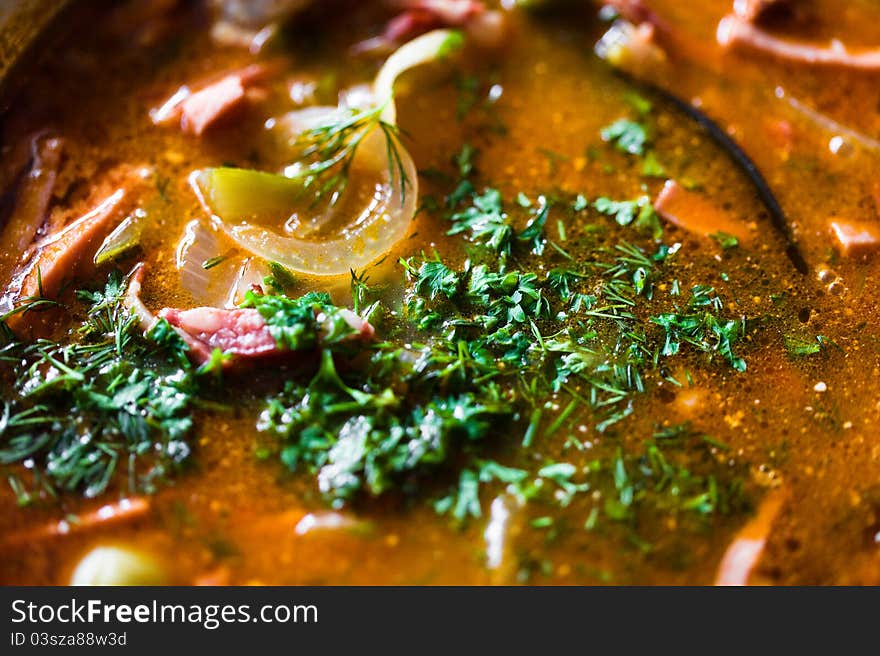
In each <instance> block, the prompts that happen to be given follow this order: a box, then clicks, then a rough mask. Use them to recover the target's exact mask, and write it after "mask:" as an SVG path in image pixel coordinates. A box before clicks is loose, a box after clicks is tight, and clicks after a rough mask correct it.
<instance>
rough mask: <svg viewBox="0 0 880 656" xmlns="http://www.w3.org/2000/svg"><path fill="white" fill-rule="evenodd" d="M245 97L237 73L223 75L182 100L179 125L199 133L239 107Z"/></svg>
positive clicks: (187, 130) (188, 130) (196, 133)
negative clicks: (217, 80) (227, 75)
mask: <svg viewBox="0 0 880 656" xmlns="http://www.w3.org/2000/svg"><path fill="white" fill-rule="evenodd" d="M246 98H247V96H246V94H245V90H244V85H243V84H242V83H241V78H240V77H239V76H237V75H232V76H229V77H225V78H223V79H222V80H220V81H219V82H215V83H214V84H211V85H210V86H207V87H205V88H204V89H202V90H201V91H196V92H195V93H194V94H192V95H191V96H190V97H189V98H187V99H186V100H184V101H183V104H182V105H181V116H180V127H181V128H182V129H183V131H184V132H187V133H189V134H195V135H201V134H202V133H203V132H204V131H205V130H206V129H208V128H209V127H211V126H212V125H214V124H216V123H217V122H218V121H220V120H221V119H222V118H224V117H225V116H228V115H230V114H231V113H233V112H234V111H236V110H237V109H240V108H241V107H242V106H243V105H244V103H245V101H246Z"/></svg>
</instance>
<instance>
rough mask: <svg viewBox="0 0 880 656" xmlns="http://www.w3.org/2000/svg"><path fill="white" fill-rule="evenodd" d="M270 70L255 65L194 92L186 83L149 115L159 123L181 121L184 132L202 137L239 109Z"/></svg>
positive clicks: (245, 103) (266, 67)
mask: <svg viewBox="0 0 880 656" xmlns="http://www.w3.org/2000/svg"><path fill="white" fill-rule="evenodd" d="M270 69H271V67H270V66H267V65H265V64H253V65H251V66H247V67H245V68H242V69H240V70H237V71H232V72H230V73H226V74H224V75H223V76H222V77H220V78H219V79H215V80H213V81H211V82H208V83H204V84H202V85H199V86H198V88H197V90H195V91H193V90H191V89H190V87H188V86H186V85H184V86H182V87H180V88H179V89H178V90H177V91H175V92H174V94H172V96H171V97H170V98H168V100H166V101H165V102H164V103H163V104H162V105H161V106H160V107H157V108H155V109H153V110H151V111H150V118H151V119H152V121H153V123H154V124H156V125H173V124H175V123H178V124H179V125H180V129H181V130H183V132H185V133H187V134H193V135H196V136H200V135H202V134H203V133H204V132H205V131H206V130H208V129H209V128H212V127H214V126H216V125H219V124H222V123H223V122H224V121H226V120H228V119H229V118H231V117H232V116H234V115H235V114H236V113H238V112H240V111H241V110H242V109H243V108H244V107H245V106H246V105H247V103H248V102H249V98H250V95H251V93H250V92H251V91H252V90H253V89H254V85H256V84H258V83H259V82H260V81H262V80H263V79H264V78H265V77H266V76H267V75H268V74H269V72H270Z"/></svg>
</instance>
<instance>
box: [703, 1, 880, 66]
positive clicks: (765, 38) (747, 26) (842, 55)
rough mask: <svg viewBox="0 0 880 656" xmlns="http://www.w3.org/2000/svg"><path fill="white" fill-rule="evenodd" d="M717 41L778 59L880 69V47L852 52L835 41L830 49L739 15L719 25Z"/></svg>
mask: <svg viewBox="0 0 880 656" xmlns="http://www.w3.org/2000/svg"><path fill="white" fill-rule="evenodd" d="M716 38H717V41H718V44H719V45H720V46H722V47H724V48H733V47H745V48H751V49H752V50H756V51H759V52H763V53H765V54H768V55H770V56H773V57H776V58H777V59H785V60H789V61H794V62H800V63H802V64H813V65H821V66H839V67H841V68H852V69H856V70H863V71H877V70H880V49H878V48H868V49H864V50H860V51H850V50H848V49H847V48H846V47H845V46H844V45H843V44H842V43H840V42H839V41H834V42H832V43H831V45H829V46H827V47H822V46H817V45H814V44H812V43H803V42H800V41H790V40H788V39H782V38H779V37H777V36H775V35H773V34H770V33H769V32H766V31H764V30H762V29H761V28H759V27H757V26H756V25H754V24H752V23H751V22H750V21H748V20H746V19H744V18H742V17H740V16H738V15H736V14H730V15H728V16H725V17H724V18H723V19H722V20H721V22H720V23H718V31H717V35H716Z"/></svg>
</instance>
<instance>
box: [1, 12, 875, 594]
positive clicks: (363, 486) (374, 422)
mask: <svg viewBox="0 0 880 656" xmlns="http://www.w3.org/2000/svg"><path fill="white" fill-rule="evenodd" d="M435 4H436V5H437V6H434V5H433V4H432V3H421V2H404V3H387V4H385V3H381V2H375V3H366V2H334V3H330V2H322V3H311V5H310V3H308V2H292V3H252V4H251V11H252V12H253V14H254V15H250V14H248V12H247V11H244V10H243V9H242V5H241V3H236V2H217V3H213V4H211V5H210V6H204V5H202V4H200V3H177V2H173V1H165V2H138V3H134V2H132V3H128V4H125V3H123V4H119V3H115V4H110V3H100V2H83V3H73V6H72V7H71V8H70V9H68V10H67V11H66V13H65V15H64V16H63V20H62V21H61V23H62V25H60V26H59V27H58V28H57V34H55V33H53V34H52V35H51V36H52V38H53V41H52V44H53V45H52V46H51V47H46V48H45V49H44V50H37V51H36V52H34V53H32V55H31V57H30V58H29V60H28V64H27V67H26V68H22V70H20V71H19V72H18V74H17V76H16V78H15V79H14V80H13V81H12V82H13V83H12V84H10V85H8V87H9V93H8V96H9V97H8V110H7V111H6V113H5V115H4V118H3V124H2V129H3V132H2V134H3V154H4V156H3V158H2V163H0V183H2V184H3V193H4V196H3V200H2V209H0V211H2V213H3V223H2V226H3V232H2V233H0V240H2V252H0V278H2V280H3V284H4V285H6V292H5V294H4V295H3V298H2V303H3V308H2V310H0V311H2V312H3V313H5V314H4V317H3V328H4V330H3V336H2V343H3V350H2V353H0V357H2V362H0V366H2V380H0V384H2V394H3V401H4V410H3V414H2V419H0V462H2V468H3V476H4V479H6V480H8V482H9V485H8V487H7V488H6V489H5V490H3V491H0V550H2V553H3V558H2V559H0V581H2V582H4V583H7V584H66V583H68V582H71V581H74V582H122V583H131V582H134V583H137V582H150V583H169V584H171V583H174V584H251V583H264V584H369V583H380V584H486V583H492V584H496V583H497V584H514V583H532V584H603V583H611V584H709V583H713V582H721V583H775V584H878V583H880V434H878V431H877V429H876V423H877V421H878V418H880V401H878V394H877V392H878V389H880V330H878V325H880V316H878V310H877V305H878V303H877V301H878V288H877V287H876V285H877V284H878V273H880V271H878V259H877V257H876V252H877V251H878V250H880V166H878V161H880V75H878V70H880V50H878V49H880V43H878V39H877V34H876V29H875V27H874V26H875V25H876V24H877V22H878V21H880V5H878V4H877V3H875V2H870V1H868V0H863V1H857V2H849V3H837V2H831V1H830V0H814V1H812V2H795V1H792V2H788V3H786V2H765V3H761V2H756V3H748V2H744V3H741V2H738V3H736V5H737V10H736V11H734V8H733V7H731V2H730V1H729V0H715V1H712V2H701V3H681V2H672V1H671V0H656V1H652V2H647V1H646V2H644V3H641V2H612V3H611V4H610V6H607V7H604V8H602V7H601V5H600V3H586V2H584V3H580V2H572V3H566V2H537V1H531V2H521V3H517V2H513V1H510V2H504V3H500V4H498V5H497V6H496V5H495V4H494V3H486V5H488V6H485V5H483V3H476V2H458V1H455V2H448V3H443V2H441V3H435ZM282 5H283V6H285V7H286V9H287V11H286V13H279V12H280V10H279V6H282ZM261 12H262V13H261ZM737 12H738V13H737ZM242 14H248V15H242ZM389 21H390V22H389ZM719 25H721V27H719ZM267 26H268V27H267ZM722 28H723V29H722ZM725 30H726V31H725ZM731 35H732V36H731ZM834 39H836V40H838V41H837V42H836V43H837V45H836V46H829V45H828V44H829V42H831V41H832V40H834ZM841 42H842V44H841ZM414 44H415V45H414ZM597 44H598V45H597ZM597 53H598V54H597ZM386 62H387V63H386ZM398 64H399V67H398V68H399V69H400V71H399V72H400V74H399V75H395V73H396V72H398V71H394V70H391V69H392V68H394V67H395V66H397V65H398ZM377 75H378V79H377ZM388 79H390V83H388V84H387V85H386V84H385V82H383V80H385V81H387V80H388ZM374 80H375V82H374ZM392 89H393V90H392ZM394 109H396V112H395V111H394ZM96 572H97V573H96ZM108 572H109V573H108ZM102 577H103V578H102Z"/></svg>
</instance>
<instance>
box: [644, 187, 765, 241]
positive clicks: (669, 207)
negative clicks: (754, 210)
mask: <svg viewBox="0 0 880 656" xmlns="http://www.w3.org/2000/svg"><path fill="white" fill-rule="evenodd" d="M654 210H655V211H656V212H657V214H659V215H660V216H662V217H663V218H664V219H666V220H667V221H669V222H670V223H673V224H675V225H677V226H678V227H680V228H684V229H685V230H687V231H688V232H692V233H694V234H697V235H703V236H706V237H708V236H710V235H713V234H717V233H719V232H721V233H725V234H728V235H733V236H734V237H736V238H737V239H739V240H740V241H745V240H747V239H748V237H749V233H748V230H747V227H746V226H745V225H744V224H743V223H742V222H741V221H739V220H737V219H736V218H735V217H732V216H730V215H729V214H728V213H727V212H725V211H724V210H723V209H721V208H719V207H716V206H715V205H714V204H713V203H712V202H711V201H709V200H708V199H707V198H706V197H705V196H702V195H700V194H698V193H696V192H694V191H689V190H688V189H685V188H684V187H682V186H681V185H680V184H678V183H677V182H676V181H675V180H667V181H666V184H665V185H664V186H663V190H662V191H661V192H660V193H659V194H658V195H657V199H656V200H655V201H654Z"/></svg>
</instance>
